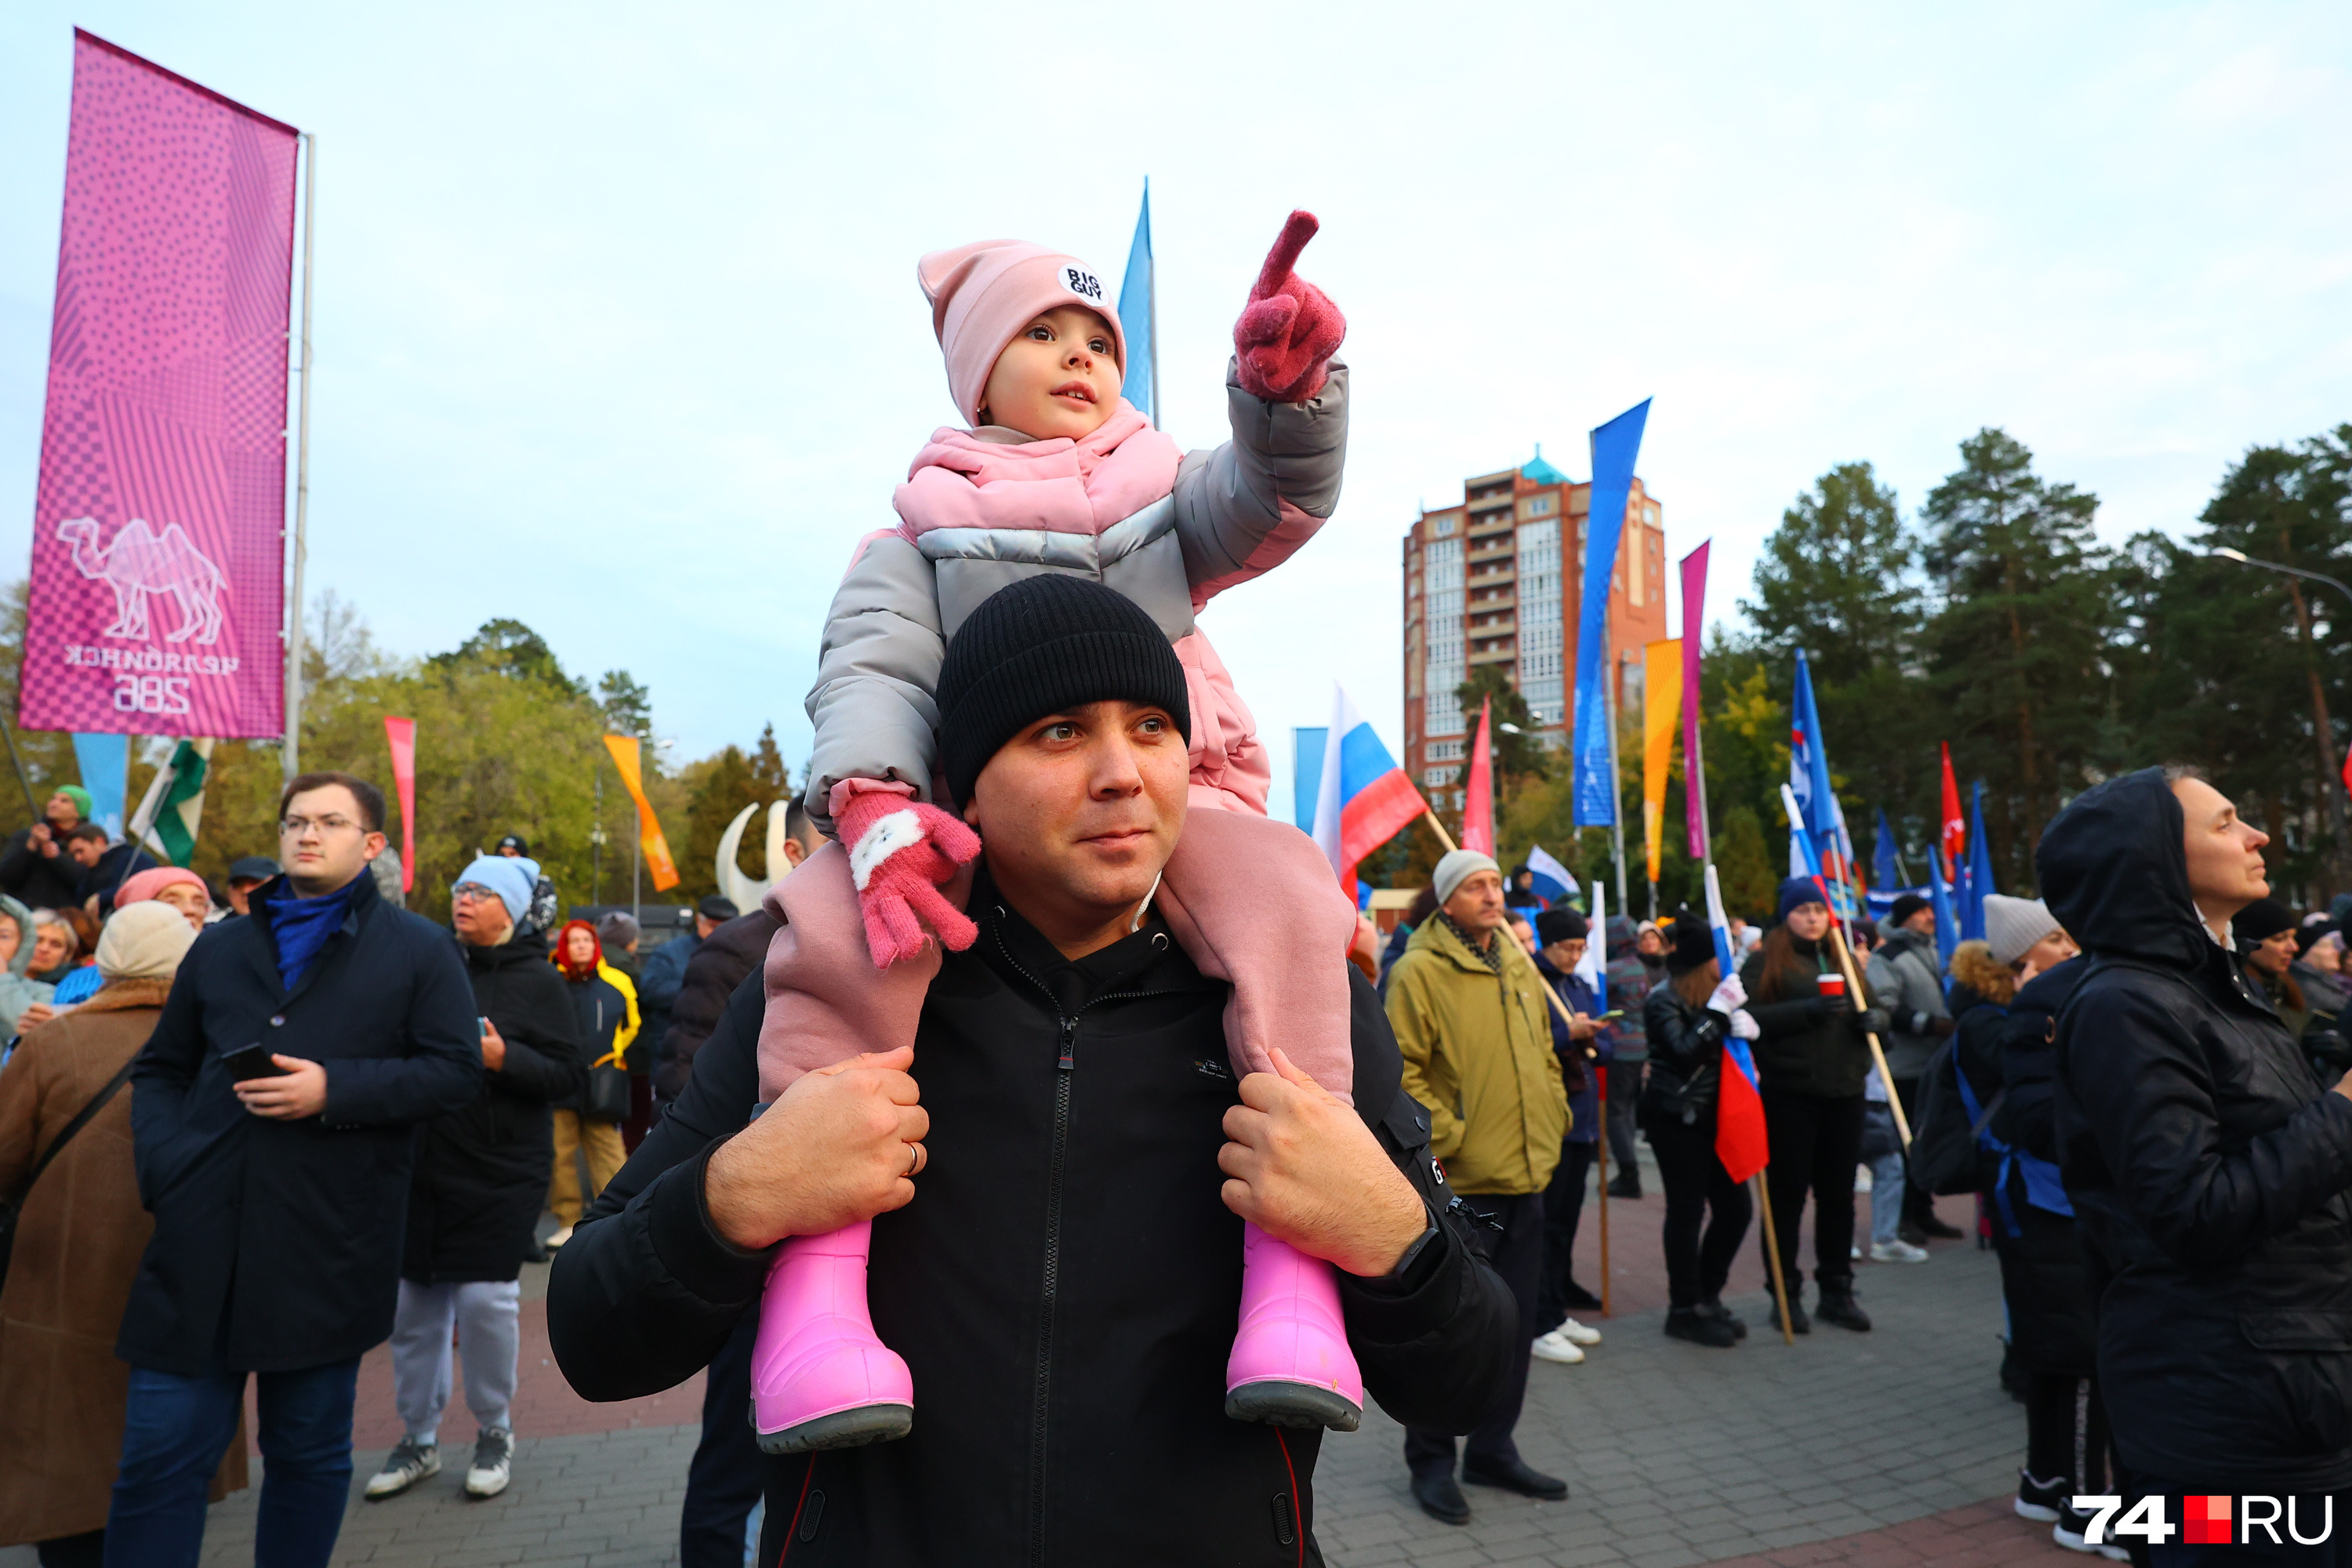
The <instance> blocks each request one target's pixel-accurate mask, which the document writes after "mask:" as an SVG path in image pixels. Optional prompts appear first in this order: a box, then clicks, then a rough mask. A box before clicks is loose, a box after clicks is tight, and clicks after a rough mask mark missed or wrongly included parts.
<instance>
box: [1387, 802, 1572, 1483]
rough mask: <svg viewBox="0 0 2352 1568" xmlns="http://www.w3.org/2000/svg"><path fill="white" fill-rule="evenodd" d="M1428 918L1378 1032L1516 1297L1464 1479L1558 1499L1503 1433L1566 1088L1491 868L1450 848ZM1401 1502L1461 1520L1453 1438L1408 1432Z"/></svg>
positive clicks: (1522, 1393) (1498, 877) (1522, 1389)
mask: <svg viewBox="0 0 2352 1568" xmlns="http://www.w3.org/2000/svg"><path fill="white" fill-rule="evenodd" d="M1430 880H1431V884H1432V887H1433V889H1434V891H1435V892H1436V894H1437V900H1438V908H1437V912H1436V914H1434V915H1433V916H1432V917H1431V918H1430V919H1428V920H1426V921H1423V922H1422V924H1421V927H1420V929H1419V930H1417V931H1414V932H1413V933H1412V942H1410V943H1408V944H1407V945H1406V947H1405V950H1404V955H1403V956H1402V957H1401V958H1399V959H1398V960H1397V962H1396V966H1395V967H1394V968H1393V969H1391V970H1390V971H1389V984H1388V1014H1389V1024H1390V1026H1391V1027H1392V1028H1393V1029H1394V1030H1395V1031H1396V1037H1397V1044H1398V1046H1399V1047H1402V1050H1403V1052H1404V1086H1405V1089H1407V1091H1408V1092H1410V1093H1411V1094H1412V1097H1413V1098H1414V1099H1416V1100H1420V1101H1421V1103H1422V1104H1423V1105H1424V1106H1426V1107H1427V1108H1428V1110H1429V1116H1430V1150H1431V1152H1433V1153H1434V1154H1435V1155H1436V1156H1437V1158H1438V1159H1439V1160H1440V1161H1441V1162H1442V1163H1444V1166H1445V1174H1446V1179H1447V1180H1448V1182H1450V1183H1451V1184H1452V1185H1453V1187H1454V1192H1455V1193H1457V1194H1460V1195H1461V1197H1462V1198H1463V1201H1464V1202H1465V1204H1467V1205H1469V1206H1470V1207H1472V1208H1474V1209H1475V1210H1477V1211H1478V1212H1479V1213H1480V1214H1482V1215H1486V1218H1487V1221H1488V1223H1489V1224H1490V1225H1492V1226H1495V1227H1496V1229H1495V1230H1494V1231H1491V1232H1489V1233H1488V1235H1489V1237H1490V1240H1489V1243H1488V1251H1489V1253H1490V1260H1491V1261H1492V1262H1493V1264H1494V1266H1495V1271H1496V1273H1497V1274H1499V1275H1501V1276H1502V1277H1503V1280H1504V1282H1505V1283H1506V1284H1507V1285H1508V1286H1510V1288H1511V1293H1512V1295H1514V1296H1515V1297H1517V1300H1518V1303H1519V1317H1520V1320H1521V1328H1522V1331H1521V1333H1520V1334H1519V1337H1518V1361H1517V1370H1516V1371H1515V1373H1514V1374H1513V1375H1512V1376H1511V1377H1510V1378H1509V1379H1508V1380H1507V1392H1506V1393H1505V1394H1504V1395H1503V1397H1502V1399H1501V1401H1500V1402H1499V1403H1498V1404H1497V1405H1496V1407H1495V1409H1494V1410H1493V1411H1492V1412H1491V1413H1490V1414H1489V1415H1487V1416H1486V1419H1485V1420H1484V1421H1482V1422H1481V1423H1479V1425H1478V1427H1477V1429H1476V1430H1475V1431H1473V1432H1472V1433H1471V1434H1470V1440H1469V1443H1468V1445H1467V1447H1466V1448H1465V1452H1464V1453H1463V1456H1462V1479H1464V1480H1466V1481H1470V1482H1472V1483H1474V1484H1476V1485H1482V1486H1494V1487H1501V1488H1504V1489H1507V1490H1509V1491H1515V1492H1517V1493H1519V1494H1520V1495H1521V1496H1524V1497H1534V1498H1549V1499H1559V1498H1564V1497H1566V1496H1567V1495H1568V1485H1567V1483H1566V1482H1564V1481H1560V1480H1558V1479H1554V1478H1553V1477H1550V1476H1547V1475H1543V1474H1541V1473H1539V1472H1538V1471H1536V1470H1534V1469H1531V1468H1528V1464H1527V1462H1526V1461H1525V1460H1523V1459H1521V1458H1519V1450H1518V1446H1517V1444H1516V1443H1515V1442H1514V1441H1513V1440H1512V1436H1511V1429H1512V1428H1513V1427H1514V1426H1517V1424H1518V1419H1519V1406H1520V1405H1521V1403H1522V1402H1523V1400H1524V1399H1525V1398H1526V1395H1527V1385H1528V1344H1529V1342H1530V1340H1531V1332H1532V1327H1533V1324H1534V1321H1535V1316H1536V1287H1537V1282H1538V1278H1539V1277H1540V1274H1541V1270H1542V1265H1543V1192H1544V1187H1545V1185H1546V1184H1549V1182H1550V1180H1551V1175H1552V1171H1553V1169H1554V1168H1555V1167H1557V1166H1558V1165H1559V1149H1560V1142H1561V1140H1562V1139H1563V1138H1565V1137H1566V1135H1567V1132H1568V1094H1567V1090H1566V1089H1565V1088H1564V1086H1563V1085H1562V1083H1561V1081H1560V1075H1559V1057H1558V1056H1556V1055H1555V1054H1554V1053H1553V1051H1552V1045H1551V1026H1550V1024H1549V1020H1548V1019H1547V1018H1546V1017H1545V1015H1544V1009H1545V1006H1546V1003H1545V1001H1544V994H1543V982H1542V980H1541V978H1540V977H1539V976H1538V974H1537V973H1536V966H1535V961H1534V960H1533V959H1532V958H1530V957H1528V954H1527V952H1525V951H1524V950H1523V949H1522V948H1521V947H1520V946H1519V944H1518V942H1517V941H1515V940H1514V939H1513V938H1512V936H1511V933H1510V932H1509V931H1506V930H1505V929H1504V921H1505V919H1506V913H1505V910H1504V907H1503V875H1502V871H1501V869H1500V868H1498V867H1497V866H1496V864H1495V862H1494V860H1493V859H1492V858H1490V857H1487V856H1485V855H1481V854H1479V853H1477V852H1476V851H1475V850H1468V849H1457V850H1455V851H1454V853H1452V854H1450V855H1448V856H1446V857H1445V858H1444V859H1443V860H1440V861H1439V862H1438V863H1437V870H1436V872H1435V874H1434V875H1433V877H1432V878H1431V879H1430ZM1404 1457H1405V1464H1406V1465H1407V1467H1408V1468H1410V1469H1411V1470H1412V1495H1413V1497H1414V1498H1415V1499H1416V1500H1418V1501H1419V1502H1420V1503H1421V1506H1422V1509H1423V1511H1424V1512H1426V1513H1428V1514H1429V1515H1430V1516H1431V1517H1432V1518H1434V1519H1440V1520H1444V1521H1446V1522H1447V1523H1449V1524H1466V1523H1468V1522H1469V1520H1470V1507H1469V1504H1468V1503H1466V1502H1465V1501H1464V1500H1463V1497H1462V1489H1461V1488H1460V1487H1458V1486H1457V1485H1455V1484H1454V1436H1453V1435H1452V1434H1451V1433H1447V1432H1433V1431H1423V1430H1422V1429H1420V1428H1418V1427H1412V1428H1408V1429H1407V1430H1406V1432H1405V1440H1404Z"/></svg>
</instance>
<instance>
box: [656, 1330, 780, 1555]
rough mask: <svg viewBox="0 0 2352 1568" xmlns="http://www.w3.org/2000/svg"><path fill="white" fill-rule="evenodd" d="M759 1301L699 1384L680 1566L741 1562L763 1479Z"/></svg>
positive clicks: (682, 1510) (681, 1514) (680, 1539)
mask: <svg viewBox="0 0 2352 1568" xmlns="http://www.w3.org/2000/svg"><path fill="white" fill-rule="evenodd" d="M759 1327H760V1311H759V1309H758V1308H757V1307H754V1308H752V1309H751V1310H750V1311H747V1312H745V1313H744V1314H743V1321H741V1322H740V1323H738V1324H737V1325H735V1332H734V1333H733V1335H732V1336H730V1338H729V1339H728V1341H727V1343H726V1345H725V1346H724V1347H722V1348H721V1349H720V1351H719V1353H718V1354H717V1355H715V1356H713V1357H711V1358H710V1370H709V1372H708V1373H705V1374H704V1378H703V1384H702V1441H701V1442H700V1443H698V1444H697V1445H696V1446H695V1449H694V1459H693V1461H692V1462H691V1463H690V1464H688V1466H687V1468H686V1502H685V1505H684V1506H683V1507H682V1508H680V1509H679V1510H678V1521H677V1535H678V1547H677V1561H678V1568H743V1527H744V1525H745V1524H746V1523H747V1522H748V1521H750V1519H751V1506H752V1505H753V1504H754V1503H756V1502H758V1501H759V1500H760V1489H761V1487H762V1486H763V1485H765V1484H766V1481H767V1478H768V1461H767V1456H766V1455H764V1454H762V1453H761V1452H760V1444H759V1439H758V1438H756V1437H755V1436H752V1433H751V1341H752V1338H753V1337H754V1335H755V1334H756V1333H757V1332H758V1331H759Z"/></svg>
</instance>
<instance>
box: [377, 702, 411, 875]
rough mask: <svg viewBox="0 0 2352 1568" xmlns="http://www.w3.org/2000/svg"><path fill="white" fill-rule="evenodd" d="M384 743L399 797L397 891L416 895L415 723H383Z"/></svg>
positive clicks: (388, 717)
mask: <svg viewBox="0 0 2352 1568" xmlns="http://www.w3.org/2000/svg"><path fill="white" fill-rule="evenodd" d="M383 738H384V743H385V744H387V745H389V746H390V747H391V748H392V784H393V788H394V790H395V791H397V792H398V794H399V795H400V890H401V891H402V892H404V893H413V892H415V891H416V721H415V720H414V719H394V718H393V717H392V716H391V715H389V714H387V715H385V717H384V721H383Z"/></svg>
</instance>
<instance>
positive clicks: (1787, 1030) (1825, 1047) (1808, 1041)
mask: <svg viewBox="0 0 2352 1568" xmlns="http://www.w3.org/2000/svg"><path fill="white" fill-rule="evenodd" d="M1774 945H1775V944H1774V942H1772V940H1771V938H1769V937H1767V938H1766V939H1765V943H1764V945H1763V946H1762V947H1760V948H1759V949H1757V950H1756V951H1755V952H1751V953H1749V954H1748V962H1747V963H1744V964H1742V965H1740V969H1739V981H1740V984H1743V985H1745V986H1747V987H1748V1007H1747V1013H1748V1016H1749V1017H1751V1018H1753V1019H1755V1020H1756V1026H1757V1027H1758V1028H1759V1029H1761V1030H1762V1031H1763V1035H1762V1037H1760V1038H1759V1039H1758V1040H1756V1042H1755V1043H1754V1045H1753V1046H1752V1047H1750V1048H1751V1049H1752V1050H1753V1051H1754V1052H1755V1054H1756V1072H1757V1076H1758V1077H1759V1078H1760V1079H1762V1080H1763V1087H1764V1088H1765V1089H1768V1090H1771V1091H1774V1092H1778V1093H1781V1094H1804V1095H1811V1096H1812V1097H1813V1098H1815V1099H1817V1100H1851V1099H1853V1097H1854V1096H1856V1095H1858V1094H1860V1093H1861V1092H1862V1085H1863V1080H1864V1079H1865V1078H1867V1077H1868V1076H1869V1074H1870V1047H1868V1046H1866V1045H1864V1043H1863V1038H1862V1016H1861V1015H1860V1014H1858V1013H1856V1012H1855V1011H1854V1010H1853V1003H1851V1002H1849V1001H1847V1000H1845V999H1844V998H1843V997H1829V996H1823V995H1822V994H1821V991H1820V984H1821V976H1822V974H1824V973H1830V972H1832V971H1833V970H1834V969H1835V968H1836V965H1835V963H1833V962H1832V959H1831V956H1830V952H1829V950H1828V948H1827V947H1826V946H1825V945H1824V944H1823V943H1822V942H1807V941H1805V940H1804V939H1803V938H1802V937H1800V936H1798V935H1797V934H1796V933H1795V932H1793V931H1791V932H1790V933H1789V951H1790V954H1791V955H1792V956H1793V958H1794V962H1793V963H1784V964H1782V965H1781V967H1780V973H1779V974H1778V975H1777V976H1773V975H1769V974H1767V973H1766V972H1765V963H1766V961H1767V958H1768V955H1769V954H1770V952H1772V950H1773V947H1774ZM1771 979H1777V980H1778V982H1779V984H1778V985H1777V986H1773V985H1768V984H1766V982H1767V981H1768V980H1771Z"/></svg>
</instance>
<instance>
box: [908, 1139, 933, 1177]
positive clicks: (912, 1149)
mask: <svg viewBox="0 0 2352 1568" xmlns="http://www.w3.org/2000/svg"><path fill="white" fill-rule="evenodd" d="M929 1157H930V1156H929V1154H928V1153H926V1152H924V1149H923V1146H922V1145H921V1144H920V1143H909V1144H908V1145H907V1174H908V1176H909V1177H911V1176H913V1175H914V1174H915V1173H916V1172H918V1171H919V1170H921V1169H922V1168H923V1162H924V1161H926V1160H928V1159H929Z"/></svg>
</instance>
